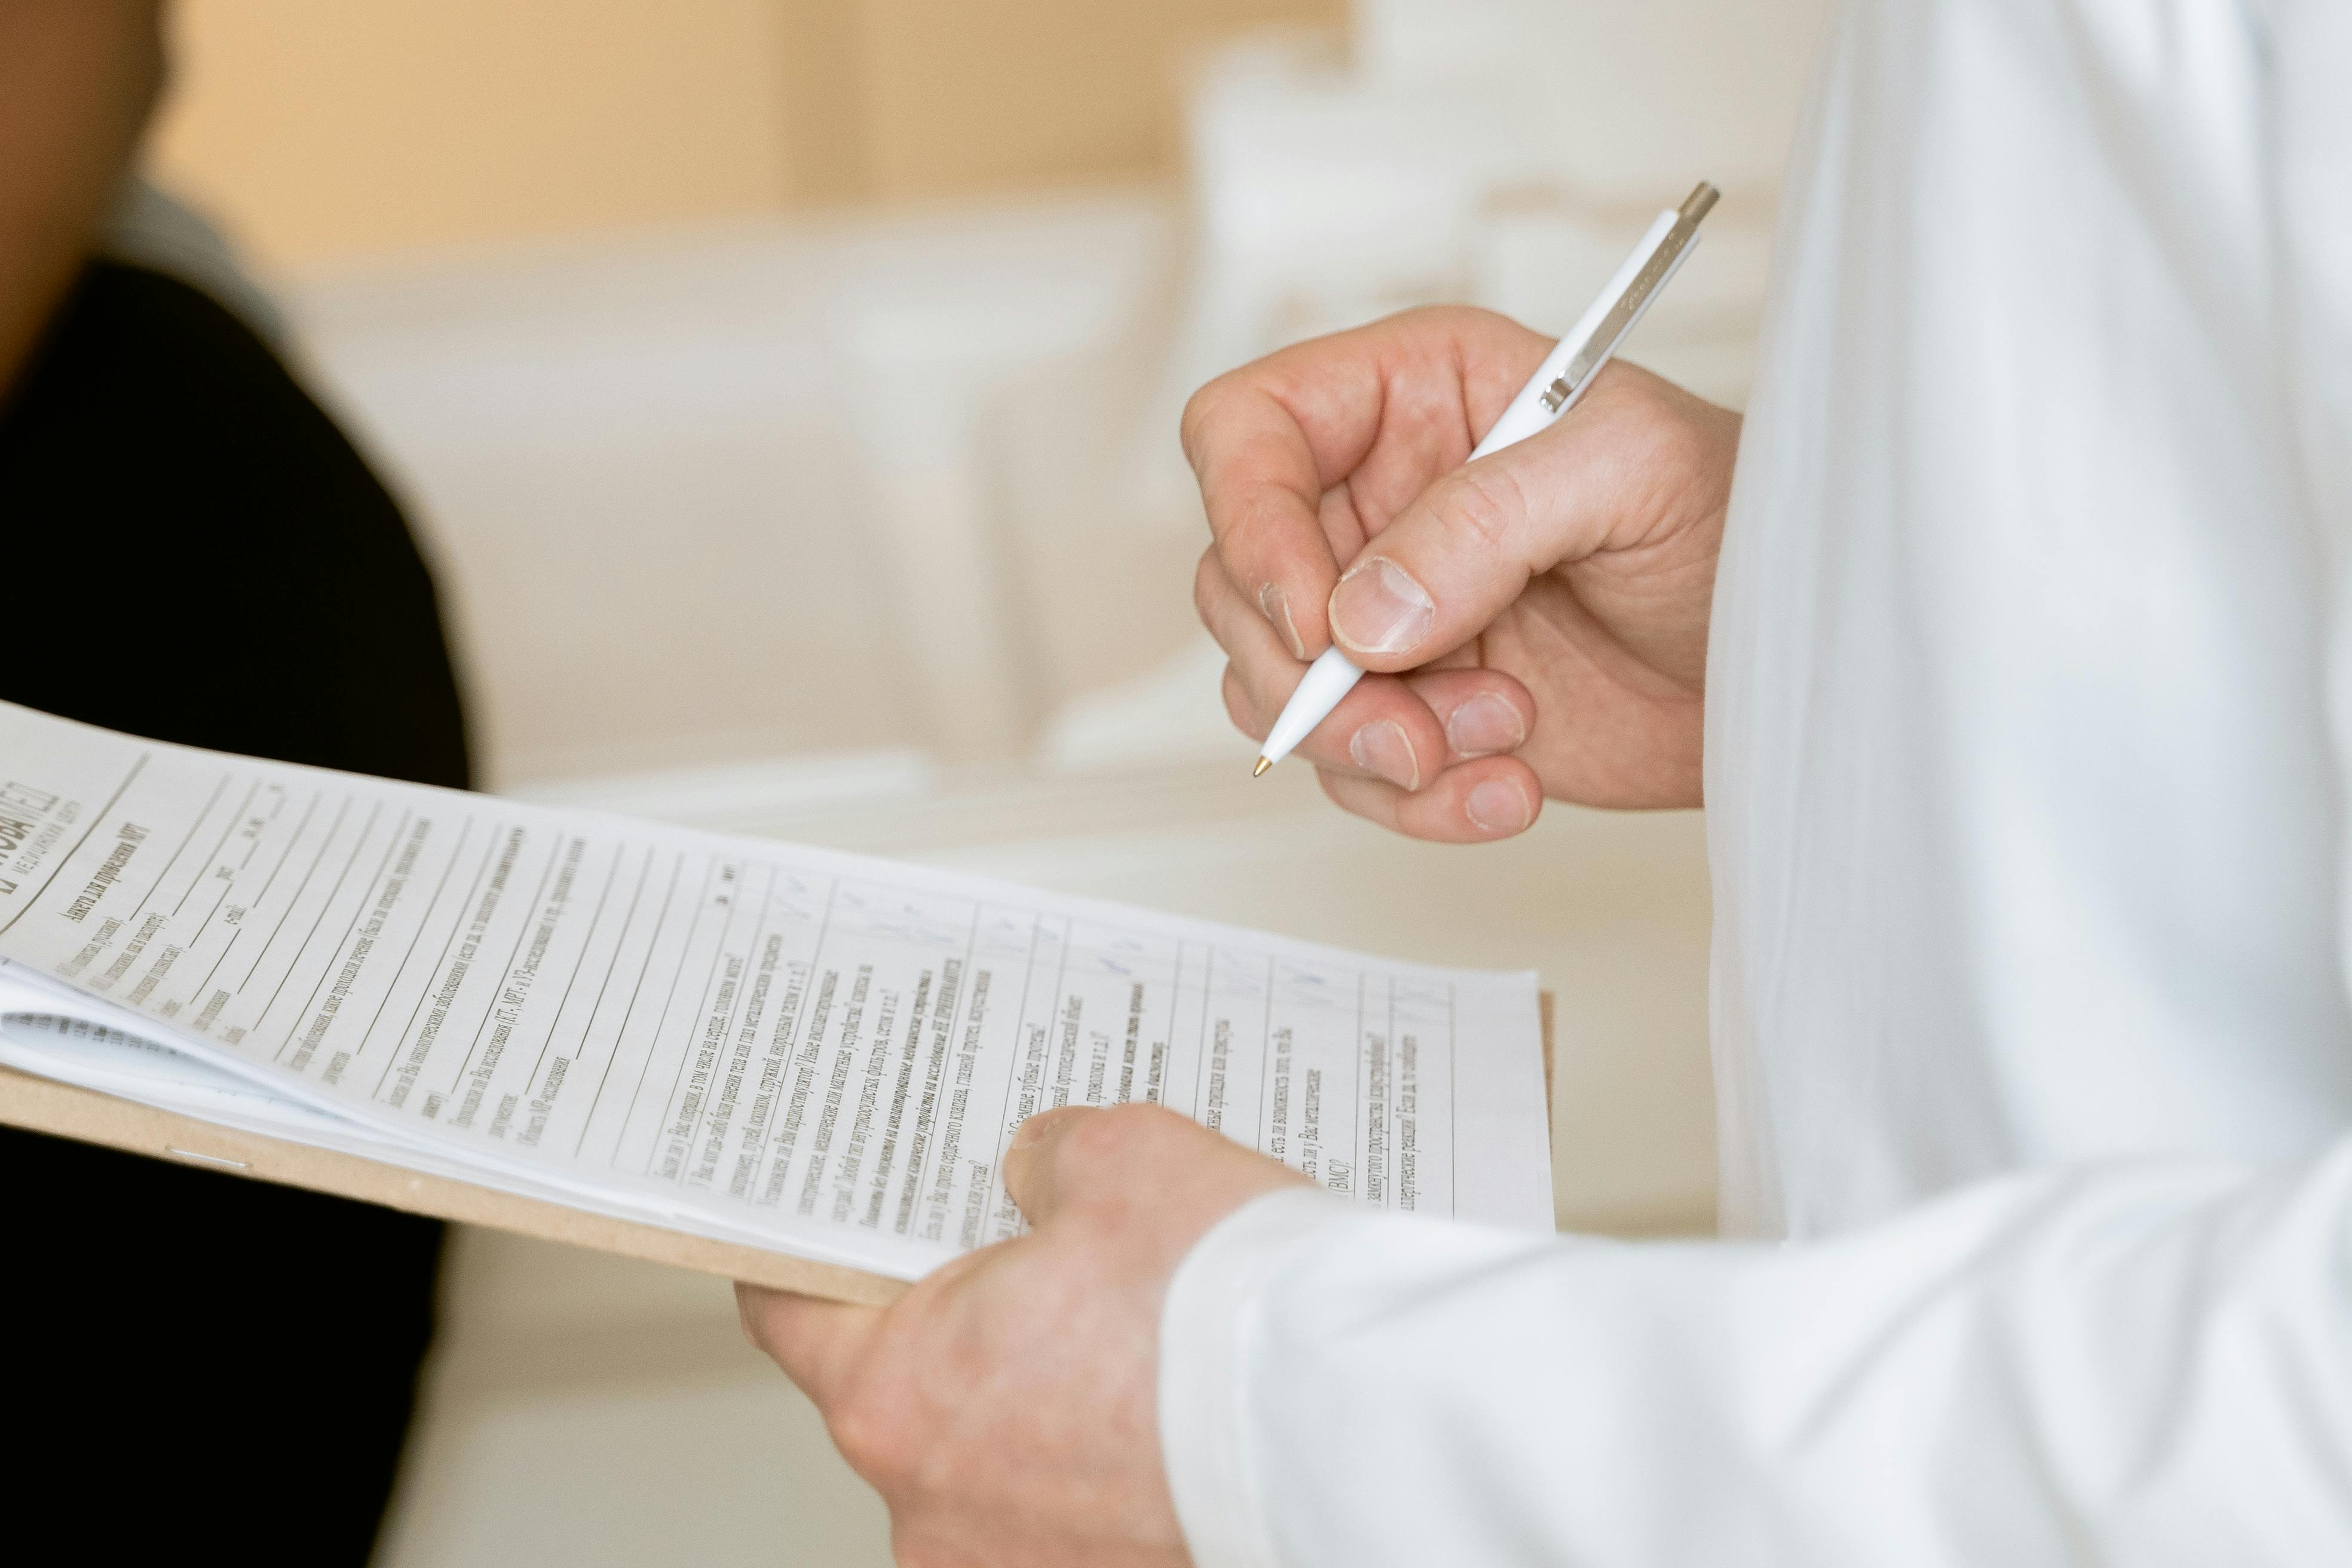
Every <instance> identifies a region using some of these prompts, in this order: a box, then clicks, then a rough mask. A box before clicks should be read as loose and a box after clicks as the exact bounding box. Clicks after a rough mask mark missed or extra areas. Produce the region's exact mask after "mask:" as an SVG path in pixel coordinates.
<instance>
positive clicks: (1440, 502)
mask: <svg viewBox="0 0 2352 1568" xmlns="http://www.w3.org/2000/svg"><path fill="white" fill-rule="evenodd" d="M1433 509H1434V510H1435V511H1436V514H1437V518H1438V521H1439V522H1440V523H1441V524H1443V525H1444V529H1445V531H1446V532H1447V533H1448V534H1450V535H1453V536H1454V537H1455V538H1456V539H1457V541H1458V542H1461V543H1462V544H1465V545H1466V546H1467V547H1469V548H1470V549H1472V550H1475V551H1476V552H1479V553H1481V554H1504V555H1510V554H1515V553H1517V551H1516V548H1515V547H1516V546H1517V543H1518V542H1519V540H1520V537H1521V535H1522V534H1523V532H1524V531H1525V524H1526V521H1527V516H1528V495H1527V491H1526V489H1524V488H1523V487H1522V486H1521V485H1520V484H1519V482H1518V479H1517V477H1516V476H1515V475H1514V474H1512V472H1511V471H1510V470H1509V469H1508V468H1503V467H1500V466H1497V465H1495V464H1491V463H1487V464H1474V465H1472V466H1471V467H1470V468H1465V469H1463V470H1461V471H1460V472H1459V473H1456V474H1454V475H1453V476H1451V477H1450V478H1448V479H1446V480H1445V481H1444V488H1443V489H1442V490H1441V492H1440V493H1439V494H1438V495H1437V496H1436V497H1434V498H1433Z"/></svg>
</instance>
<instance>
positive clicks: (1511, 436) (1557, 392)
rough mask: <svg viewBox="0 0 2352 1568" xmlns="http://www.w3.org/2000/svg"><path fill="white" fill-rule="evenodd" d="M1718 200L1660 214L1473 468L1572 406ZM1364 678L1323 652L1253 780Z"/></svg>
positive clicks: (1709, 190)
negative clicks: (1485, 458) (1480, 461)
mask: <svg viewBox="0 0 2352 1568" xmlns="http://www.w3.org/2000/svg"><path fill="white" fill-rule="evenodd" d="M1718 194H1719V193H1718V192H1717V190H1716V188H1715V187H1714V186H1713V185H1710V184H1706V183H1705V182H1704V181H1702V182H1701V183H1700V184H1699V185H1698V187H1697V188H1696V189H1695V190H1693V191H1692V192H1691V194H1690V195H1689V197H1688V198H1687V199H1686V200H1685V201H1684V203H1683V205H1681V206H1680V207H1677V208H1673V209H1670V210H1668V211H1666V212H1662V213H1660V214H1659V215H1658V216H1657V220H1656V221H1655V222H1654V223H1653V224H1651V225H1650V228H1649V232H1648V233H1646V234H1644V235H1643V236H1642V239H1641V243H1640V244H1638V245H1636V246H1634V247H1633V254H1632V255H1630V256H1628V257H1626V258H1625V261H1624V264H1623V265H1622V266H1621V267H1619V268H1617V271H1616V274H1615V276H1613V277H1612V278H1611V279H1609V284H1608V287H1606V288H1604V289H1601V297H1600V298H1599V299H1597V300H1594V301H1593V302H1592V304H1591V307H1590V308H1589V309H1588V310H1586V311H1585V312H1584V314H1583V316H1582V317H1580V319H1579V320H1578V321H1577V323H1576V325H1575V326H1573V327H1571V328H1570V329H1569V333H1568V336H1566V337H1564V338H1562V339H1560V340H1559V343H1558V344H1557V345H1556V346H1554V348H1553V349H1552V351H1551V353H1549V354H1547V355H1545V356H1544V362H1543V363H1542V364H1540V365H1538V366H1537V367H1536V373H1535V374H1534V375H1532V376H1530V377H1529V378H1528V384H1527V385H1525V386H1523V387H1521V388H1519V392H1518V395H1517V396H1516V397H1514V398H1512V399H1511V401H1510V405H1509V406H1507V407H1506V408H1505V409H1504V410H1503V416H1502V417H1501V418H1499V419H1497V420H1496V421H1495V425H1494V428H1492V429H1490V430H1488V431H1487V432H1486V439H1484V440H1482V441H1480V442H1479V443H1478V445H1477V447H1475V448H1474V449H1473V450H1472V452H1471V453H1470V460H1471V461H1472V462H1475V461H1477V460H1478V459H1479V458H1483V457H1485V456H1486V454H1488V453H1489V452H1499V451H1501V450H1502V449H1503V448H1504V447H1508V446H1512V445H1514V444H1516V443H1517V442H1520V441H1524V440H1526V439H1527V438H1528V437H1530V436H1532V435H1534V434H1535V433H1536V432H1537V431H1538V430H1541V429H1544V428H1546V427H1548V426H1549V425H1550V424H1551V422H1552V421H1553V420H1555V419H1558V418H1559V416H1561V415H1563V414H1565V413H1567V412H1568V411H1569V410H1570V409H1571V408H1573V407H1575V406H1576V403H1577V400H1578V399H1579V398H1580V397H1582V396H1583V395H1584V389H1585V388H1586V387H1588V386H1591V384H1592V378H1593V377H1594V376H1596V375H1598V374H1601V366H1602V365H1604V364H1607V363H1609V356H1610V355H1611V354H1612V353H1616V352H1617V345H1618V344H1619V343H1621V342H1624V341H1625V334H1626V333H1627V332H1630V331H1633V327H1634V323H1636V322H1638V321H1641V319H1642V316H1643V312H1644V311H1646V310H1649V308H1650V302H1651V301H1652V300H1655V299H1656V298H1657V297H1658V294H1659V292H1660V291H1661V290H1663V289H1664V288H1665V286H1666V280H1667V279H1670V278H1672V277H1673V276H1674V275H1675V270H1676V269H1677V268H1680V267H1681V266H1682V264H1683V262H1684V261H1685V259H1686V258H1688V257H1689V255H1690V253H1691V251H1692V249H1693V248H1694V247H1696V246H1697V244H1698V225H1699V220H1700V219H1701V218H1703V217H1705V216H1706V215H1707V211H1708V209H1709V208H1711V207H1713V206H1714V205H1715V203H1716V198H1717V195H1718ZM1363 676H1364V672H1363V671H1362V670H1361V669H1360V668H1357V667H1356V665H1355V663H1354V661H1352V660H1351V659H1349V658H1348V656H1347V655H1346V654H1344V653H1341V652H1340V651H1339V645H1338V644H1337V643H1334V644H1333V645H1332V646H1331V647H1328V648H1326V649H1324V650H1323V655H1322V657H1321V658H1318V659H1317V660H1316V661H1315V662H1314V663H1313V664H1310V665H1308V666H1307V673H1306V675H1304V676H1303V677H1301V678H1300V679H1299V682H1298V687H1297V689H1296V690H1294V691H1293V692H1291V694H1290V700H1289V701H1287V702H1286V703H1284V704H1283V705H1282V715H1281V717H1279V718H1277V719H1276V720H1275V721H1274V728H1273V729H1272V730H1271V731H1267V733H1266V737H1265V745H1264V746H1263V747H1262V748H1261V749H1260V750H1259V752H1258V758H1257V766H1256V767H1255V768H1254V769H1252V770H1251V776H1253V777H1256V776H1259V775H1262V774H1264V773H1265V771H1266V769H1268V768H1270V767H1272V766H1274V764H1275V763H1278V762H1280V761H1282V759H1283V758H1285V757H1286V756H1288V755H1289V754H1290V752H1291V748H1293V747H1295V746H1297V744H1298V742H1301V741H1303V740H1305V739H1307V735H1308V734H1309V733H1311V732H1312V731H1314V729H1315V726H1316V725H1318V724H1320V723H1321V722H1323V721H1324V720H1326V719H1328V718H1329V717H1330V715H1331V710H1333V709H1334V708H1337V707H1338V706H1339V700H1340V699H1341V698H1343V697H1345V696H1347V695H1348V693H1349V691H1350V690H1352V689H1354V688H1355V684H1356V682H1357V681H1359V680H1360V679H1363Z"/></svg>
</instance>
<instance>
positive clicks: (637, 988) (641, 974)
mask: <svg viewBox="0 0 2352 1568" xmlns="http://www.w3.org/2000/svg"><path fill="white" fill-rule="evenodd" d="M685 874H686V851H685V850H683V849H677V850H673V851H671V859H670V868H669V888H668V889H667V891H665V892H664V893H663V894H662V907H661V913H660V914H659V915H658V916H657V917H656V918H655V921H654V934H653V939H652V940H651V941H649V942H646V956H645V961H644V962H643V963H639V964H638V965H637V983H636V984H635V985H634V986H633V987H631V988H630V991H629V1005H628V1007H627V1008H626V1009H625V1011H624V1012H623V1013H622V1014H621V1027H620V1029H619V1030H618V1031H617V1032H616V1033H615V1034H614V1036H613V1052H612V1054H611V1055H610V1056H608V1057H606V1058H604V1076H603V1077H602V1078H599V1079H597V1080H596V1092H595V1094H594V1095H593V1096H592V1097H590V1099H589V1101H588V1116H587V1120H585V1121H582V1122H581V1123H580V1141H579V1142H576V1143H574V1144H573V1145H572V1157H573V1158H574V1159H577V1158H578V1157H579V1154H580V1151H581V1150H583V1149H584V1148H586V1147H587V1146H588V1130H589V1129H590V1128H591V1127H593V1126H594V1125H595V1124H596V1107H597V1106H598V1105H599V1104H601V1103H603V1101H604V1086H605V1085H606V1084H608V1083H610V1082H612V1081H613V1064H614V1063H615V1062H617V1061H619V1060H620V1059H621V1046H622V1043H623V1042H624V1041H625V1040H626V1039H627V1038H628V1037H629V1020H630V1019H632V1018H634V1017H635V1016H637V998H638V997H639V996H641V995H643V994H645V989H646V975H647V974H649V973H652V971H653V966H654V952H655V950H656V949H657V948H659V947H660V946H661V933H662V931H663V930H664V928H666V927H667V925H668V924H669V906H670V903H671V901H672V900H675V899H676V898H677V879H678V878H680V877H682V876H684V875H685ZM706 875H707V874H706ZM705 885H706V886H708V882H707V881H706V883H705ZM693 940H694V933H693V932H692V931H688V932H687V941H688V942H689V943H690V942H693ZM654 1030H655V1035H656V1038H658V1037H659V1035H660V1030H661V1024H660V1021H659V1020H658V1019H656V1021H655V1024H654ZM646 1050H647V1052H648V1053H649V1054H650V1052H651V1050H652V1047H650V1046H649V1047H646ZM639 1076H640V1078H642V1077H643V1075H642V1074H641V1075H639ZM628 1130H629V1121H628V1118H627V1117H623V1118H622V1119H621V1131H623V1132H626V1131H628ZM620 1148H621V1142H620V1139H619V1138H617V1137H616V1138H614V1141H613V1151H614V1153H616V1154H617V1153H618V1152H620ZM605 1163H606V1164H610V1163H612V1162H611V1161H609V1160H608V1161H606V1162H605Z"/></svg>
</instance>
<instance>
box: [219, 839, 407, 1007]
mask: <svg viewBox="0 0 2352 1568" xmlns="http://www.w3.org/2000/svg"><path fill="white" fill-rule="evenodd" d="M379 816H383V802H382V801H378V802H376V803H375V805H373V806H371V807H369V808H368V818H367V822H366V824H365V825H364V826H362V827H361V829H360V836H359V837H357V838H355V839H353V840H352V852H351V853H350V854H349V855H346V856H344V857H343V868H342V869H341V871H339V872H337V873H336V874H335V885H334V886H333V887H331V888H330V889H327V896H326V898H325V900H323V901H321V902H320V905H319V912H318V913H317V914H315V915H312V916H311V917H310V930H309V931H304V932H303V933H302V940H301V942H299V943H297V944H296V946H295V948H294V956H293V957H292V958H290V959H288V960H287V961H286V973H283V974H281V975H279V976H278V984H277V985H276V986H274V987H273V988H272V989H271V990H270V993H269V1000H268V1001H267V1002H264V1003H263V1004H262V1005H261V1011H260V1012H258V1013H256V1014H255V1015H254V1016H253V1022H252V1023H250V1024H248V1025H247V1026H246V1029H247V1033H250V1034H258V1033H259V1032H260V1030H261V1021H262V1020H263V1019H264V1018H267V1017H268V1016H269V1009H271V1008H272V1007H275V1006H277V1005H278V993H280V992H282V991H284V990H285V989H286V983H287V982H288V981H289V980H291V979H293V978H294V972H295V971H296V970H297V969H299V968H300V967H301V966H302V955H303V954H304V953H306V952H310V942H311V939H312V938H314V937H316V936H317V935H318V934H319V928H320V926H322V925H324V924H326V923H327V911H328V910H331V909H333V908H334V907H335V900H337V899H338V898H340V897H341V896H342V891H343V884H344V883H345V882H348V881H350V880H351V877H352V867H354V866H356V865H358V864H359V861H360V851H361V850H362V849H364V848H366V847H367V841H368V835H370V834H372V833H373V832H374V831H375V823H376V818H377V817H379ZM336 826H339V827H340V826H341V821H340V820H338V822H337V824H336ZM327 842H328V843H329V844H331V843H333V842H334V836H333V835H332V834H330V835H329V836H328V838H327ZM319 853H320V858H324V857H325V855H326V847H325V846H324V845H321V846H320V850H319ZM384 858H386V859H387V860H389V859H390V858H392V850H391V848H390V847H389V846H387V847H385V849H384ZM309 883H310V879H308V878H305V879H303V885H304V886H306V887H307V886H309ZM294 897H295V898H296V900H300V898H301V897H302V895H301V894H300V893H299V892H297V893H296V894H295V895H294ZM360 904H361V907H362V909H364V908H365V907H366V905H367V900H365V899H362V900H360ZM287 908H288V909H289V910H291V909H292V908H293V906H292V905H291V904H289V905H288V906H287ZM358 923H359V915H358V913H357V912H356V911H354V912H353V914H352V924H353V925H357V924H358ZM344 934H345V935H349V934H350V933H349V932H345V933H344ZM261 951H262V952H263V953H264V954H265V955H266V954H268V952H269V950H268V948H266V947H265V948H263V949H262V950H261ZM256 966H257V967H258V963H257V965H256ZM333 967H334V964H333V962H332V960H331V959H330V961H329V963H328V964H327V968H326V969H322V970H320V973H319V985H324V984H326V983H327V972H328V970H331V969H332V968H333ZM246 978H247V979H248V980H249V979H251V978H252V976H251V975H247V977H246ZM310 994H311V995H313V996H316V995H317V994H319V988H318V986H317V985H314V986H312V987H311V988H310ZM304 1005H305V1006H308V1005H309V1004H307V1003H306V1004H304ZM288 1038H289V1039H291V1038H293V1037H292V1036H291V1035H290V1034H289V1036H288ZM278 1048H279V1049H280V1050H283V1049H284V1048H285V1047H282V1046H281V1047H278Z"/></svg>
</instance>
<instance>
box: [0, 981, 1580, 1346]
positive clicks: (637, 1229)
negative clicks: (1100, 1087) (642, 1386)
mask: <svg viewBox="0 0 2352 1568" xmlns="http://www.w3.org/2000/svg"><path fill="white" fill-rule="evenodd" d="M1538 1005H1539V1008H1540V1011H1541V1015H1542V1019H1543V1065H1544V1118H1545V1125H1546V1126H1547V1127H1549V1125H1550V1118H1551V1081H1552V996H1551V993H1550V992H1549V991H1546V992H1544V993H1542V994H1540V996H1539V997H1538ZM0 1123H5V1124H6V1125H8V1126H11V1127H21V1128H25V1129H26V1130H27V1131H34V1132H47V1133H53V1134H55V1135H57V1136H58V1137H61V1138H73V1139H78V1140H79V1141H80V1142H85V1143H100V1144H104V1145H105V1146H107V1147H108V1148H110V1149H121V1150H125V1151H128V1152H131V1153H133V1154H147V1155H152V1156H154V1157H156V1158H158V1159H164V1160H173V1161H177V1162H178V1163H182V1164H184V1165H195V1166H200V1167H202V1168H204V1169H206V1170H218V1171H226V1172H227V1173H231V1174H233V1175H240V1176H251V1177H254V1178H256V1179H257V1180H260V1181H265V1182H278V1183H281V1184H284V1185H287V1186H291V1187H305V1188H308V1189H309V1190H310V1191H311V1192H315V1193H331V1194H334V1195H336V1196H338V1197H346V1198H357V1199H359V1200H360V1201H361V1202H362V1203H371V1204H382V1205H385V1206H386V1207H388V1208H395V1209H402V1210H405V1211H406V1212H407V1213H410V1214H418V1215H430V1216H431V1217H433V1218H435V1219H445V1220H454V1221H456V1222H457V1223H458V1224H461V1225H478V1226H488V1227H489V1228H490V1229H493V1230H504V1231H511V1232H513V1233H515V1234H516V1235H518V1236H533V1237H541V1238H542V1239H544V1240H548V1241H561V1242H567V1243H569V1244H571V1245H572V1246H573V1247H588V1248H591V1249H592V1250H593V1251H597V1252H611V1253H617V1254H618V1255H620V1256H621V1257H623V1258H644V1259H645V1260H646V1261H647V1262H650V1263H667V1264H669V1265H671V1266H673V1267H675V1268H688V1269H692V1270H694V1271H695V1272H696V1273H698V1274H715V1275H718V1276H719V1278H721V1279H746V1280H750V1281H751V1283H753V1284H755V1285H766V1286H769V1287H771V1288H772V1289H778V1290H793V1291H797V1292H799V1293H800V1294H802V1295H804V1296H822V1297H824V1298H826V1299H828V1300H835V1301H863V1302H871V1303H874V1304H876V1305H879V1304H882V1303H884V1302H887V1301H890V1300H895V1299H896V1298H897V1297H898V1295H899V1293H900V1292H902V1291H904V1290H905V1289H907V1286H906V1282H905V1281H904V1280H900V1279H885V1278H883V1277H882V1276H880V1275H877V1274H868V1273H866V1272H864V1271H863V1270H861V1269H856V1268H843V1267H841V1266H840V1265H838V1264H833V1263H814V1262H811V1261H809V1260H807V1259H805V1258H793V1257H789V1256H787V1255H785V1254H783V1253H781V1252H770V1251H768V1250H766V1249H764V1248H762V1247H745V1246H742V1245H740V1244H738V1243H734V1242H726V1241H712V1240H709V1239H708V1238H707V1237H698V1236H688V1235H687V1234H685V1233H684V1232H681V1231H675V1230H669V1229H667V1228H665V1227H663V1226H655V1225H644V1224H640V1223H638V1222H636V1221H635V1220H624V1219H611V1218H608V1217H606V1216H604V1215H594V1214H588V1213H586V1212H584V1211H583V1210H580V1209H575V1208H570V1207H567V1206H565V1205H562V1204H554V1203H548V1202H546V1201H544V1200H542V1199H539V1198H526V1197H518V1196H516V1195H515V1194H511V1193H502V1192H499V1191H497V1190H496V1189H494V1188H490V1187H484V1186H477V1185H476V1184H473V1183H471V1182H460V1181H456V1180H452V1179H451V1178H449V1177H446V1176H427V1175H422V1174H420V1173H416V1172H415V1171H409V1170H404V1169H403V1168H402V1167H400V1166H398V1165H388V1164H385V1163H383V1162H382V1161H378V1160H370V1159H366V1158H364V1157H363V1156H361V1155H358V1154H344V1153H339V1152H334V1151H331V1150H326V1149H313V1148H311V1147H310V1146H309V1145H308V1144H304V1143H295V1142H289V1141H287V1140H286V1139H283V1138H271V1137H267V1136H265V1135H263V1134H260V1133H255V1132H239V1131H234V1130H232V1129H229V1128H226V1127H220V1126H215V1124H214V1123H212V1122H209V1121H199V1120H197V1119H196V1118H194V1117H192V1116H181V1115H179V1114H177V1113H175V1112H173V1111H168V1110H154V1109H153V1108H152V1107H149V1106H144V1105H141V1104H138V1103H137V1102H135V1101H132V1100H118V1099H116V1098H115V1097H114V1096H112V1095H110V1094H101V1093H100V1092H99V1091H98V1090H96V1089H80V1088H77V1087H75V1086H74V1085H71V1084H64V1083H58V1082H56V1081H54V1080H53V1079H45V1078H35V1077H33V1076H31V1075H29V1074H26V1073H20V1072H16V1071H14V1070H13V1069H10V1068H0Z"/></svg>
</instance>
